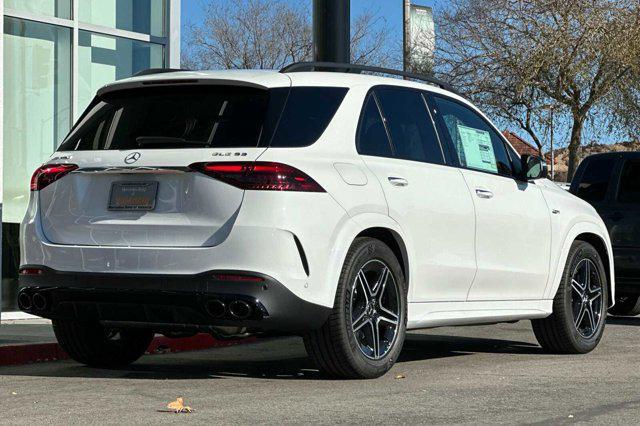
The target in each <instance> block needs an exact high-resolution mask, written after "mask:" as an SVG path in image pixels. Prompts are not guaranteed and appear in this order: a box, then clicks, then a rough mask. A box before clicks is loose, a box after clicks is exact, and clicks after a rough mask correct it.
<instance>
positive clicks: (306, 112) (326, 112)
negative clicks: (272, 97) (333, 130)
mask: <svg viewBox="0 0 640 426" xmlns="http://www.w3.org/2000/svg"><path fill="white" fill-rule="evenodd" d="M347 90H348V89H345V88H341V87H294V88H292V89H291V92H290V93H289V97H288V99H287V104H286V105H285V107H284V111H283V113H282V118H281V119H280V123H279V124H278V130H277V131H276V134H275V136H274V138H273V140H272V141H271V145H270V146H272V147H300V146H307V145H311V144H312V143H314V142H315V141H316V140H317V139H318V138H319V137H320V136H321V135H322V132H324V130H325V129H326V128H327V126H328V125H329V122H330V121H331V119H332V118H333V116H334V114H335V113H336V111H337V110H338V107H339V106H340V104H341V103H342V100H343V99H344V96H345V95H346V94H347Z"/></svg>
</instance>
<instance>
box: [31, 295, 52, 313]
mask: <svg viewBox="0 0 640 426" xmlns="http://www.w3.org/2000/svg"><path fill="white" fill-rule="evenodd" d="M32 300H33V307H34V308H35V309H36V310H38V311H46V310H47V308H48V307H49V301H48V300H47V298H46V297H45V296H44V295H43V294H42V293H36V294H34V295H33V298H32Z"/></svg>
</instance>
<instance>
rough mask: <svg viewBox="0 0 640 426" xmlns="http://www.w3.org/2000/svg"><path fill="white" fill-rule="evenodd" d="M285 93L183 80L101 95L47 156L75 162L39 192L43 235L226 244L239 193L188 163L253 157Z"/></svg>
mask: <svg viewBox="0 0 640 426" xmlns="http://www.w3.org/2000/svg"><path fill="white" fill-rule="evenodd" d="M286 80H287V81H288V79H286ZM288 90H289V89H288V87H282V88H278V89H265V88H258V87H246V86H240V85H230V84H225V85H184V84H183V85H165V86H153V87H135V88H127V89H122V90H116V91H111V92H108V93H103V94H101V95H100V96H98V97H97V98H96V99H95V100H94V102H93V103H92V104H91V105H90V106H89V108H88V110H87V112H86V113H85V114H84V115H83V116H82V117H81V119H80V121H79V123H78V124H77V125H76V126H75V127H74V129H73V130H72V132H71V133H70V135H69V136H68V137H67V139H66V140H65V141H64V142H63V143H62V145H61V147H60V149H59V152H58V153H56V155H54V157H53V158H52V160H51V161H50V162H49V164H53V163H68V164H75V165H77V166H78V169H76V170H74V171H73V172H71V173H69V174H67V175H66V176H64V178H61V179H59V180H56V181H55V182H53V183H52V184H50V185H48V186H46V187H44V188H42V189H40V191H39V195H38V196H39V208H40V218H41V223H42V229H43V232H44V235H45V237H46V238H47V239H48V240H49V241H51V242H52V243H55V244H62V245H87V246H98V245H99V246H117V247H127V246H136V247H145V246H148V247H149V246H153V247H202V246H214V245H216V244H219V243H220V242H222V241H224V239H225V238H226V236H227V235H228V234H229V232H230V231H231V229H232V227H233V224H234V221H235V218H236V216H237V214H238V211H239V209H240V207H241V205H242V200H243V194H244V191H243V190H242V189H240V188H237V187H235V186H231V185H228V184H226V183H223V182H221V181H219V180H216V179H212V178H210V177H208V176H206V175H204V174H201V173H196V172H193V170H192V169H190V168H189V166H190V165H191V164H193V163H202V162H231V161H245V162H246V161H255V160H256V159H257V158H258V157H259V156H260V155H261V154H262V153H263V152H264V150H265V149H266V147H267V146H268V143H269V140H270V138H271V136H272V135H273V132H274V129H275V125H276V123H277V120H278V119H279V117H280V115H281V112H282V109H283V105H284V101H285V99H286V95H287V93H288Z"/></svg>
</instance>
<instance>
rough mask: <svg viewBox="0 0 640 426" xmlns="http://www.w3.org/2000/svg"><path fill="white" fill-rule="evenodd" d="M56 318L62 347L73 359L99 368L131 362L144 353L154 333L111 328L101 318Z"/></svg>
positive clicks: (55, 329) (55, 321)
mask: <svg viewBox="0 0 640 426" xmlns="http://www.w3.org/2000/svg"><path fill="white" fill-rule="evenodd" d="M52 322H53V331H54V332H55V335H56V338H57V339H58V343H59V344H60V346H61V347H62V349H64V350H65V351H66V352H67V354H68V355H69V356H70V357H71V358H72V359H73V360H75V361H77V362H79V363H81V364H86V365H89V366H91V367H98V368H118V367H124V366H126V365H129V364H131V363H132V362H134V361H136V360H137V359H138V358H140V357H141V356H142V355H143V354H144V352H145V351H146V350H147V348H148V347H149V344H150V343H151V340H152V339H153V336H154V333H153V332H152V331H150V330H144V329H125V330H107V329H105V328H104V327H103V326H102V325H100V324H99V323H97V322H76V321H66V320H53V321H52ZM115 337H119V338H117V339H116V338H115Z"/></svg>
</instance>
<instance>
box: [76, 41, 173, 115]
mask: <svg viewBox="0 0 640 426" xmlns="http://www.w3.org/2000/svg"><path fill="white" fill-rule="evenodd" d="M78 38H79V40H78V43H79V47H78V111H82V110H84V109H85V108H86V107H87V105H89V103H90V102H91V100H92V99H93V97H94V95H95V93H96V91H97V90H98V89H99V88H101V87H102V86H104V85H105V84H108V83H112V82H114V81H116V80H121V79H123V78H127V77H131V76H132V75H133V74H135V73H137V72H138V71H142V70H144V69H147V68H161V67H162V66H163V63H164V48H163V46H162V45H160V44H153V43H144V42H141V41H136V40H130V39H125V38H119V37H110V36H104V35H100V34H94V33H90V32H87V31H80V33H79V37H78Z"/></svg>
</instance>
